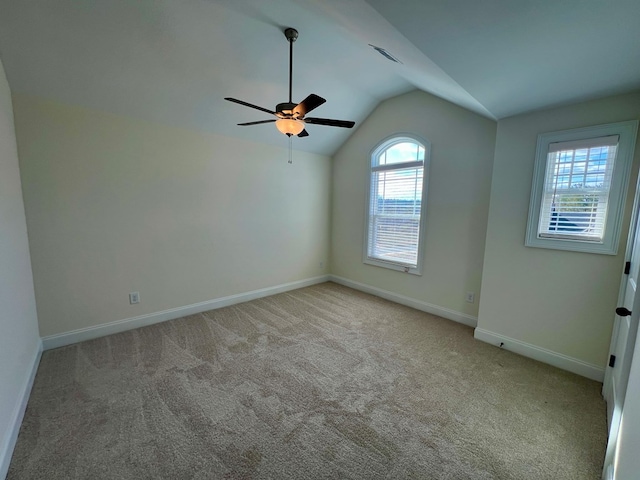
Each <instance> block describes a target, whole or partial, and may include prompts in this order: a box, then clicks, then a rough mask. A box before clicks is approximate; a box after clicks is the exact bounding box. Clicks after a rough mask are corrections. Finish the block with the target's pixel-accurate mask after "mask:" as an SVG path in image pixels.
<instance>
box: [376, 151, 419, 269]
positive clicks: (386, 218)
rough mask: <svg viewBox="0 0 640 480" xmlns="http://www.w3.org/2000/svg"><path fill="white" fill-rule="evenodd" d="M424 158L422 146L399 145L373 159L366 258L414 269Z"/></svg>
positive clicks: (417, 243)
mask: <svg viewBox="0 0 640 480" xmlns="http://www.w3.org/2000/svg"><path fill="white" fill-rule="evenodd" d="M424 155H425V149H424V147H423V146H422V145H420V144H417V143H414V142H401V143H396V144H395V145H392V146H390V147H389V148H387V149H386V150H384V151H383V152H381V153H380V155H378V157H377V158H376V159H374V165H372V167H371V182H370V186H371V191H370V196H369V199H370V200H369V202H370V203H369V225H368V229H369V232H368V233H369V235H368V239H369V241H368V245H367V248H368V251H367V255H368V257H369V258H374V259H378V260H382V261H387V262H391V263H396V264H401V265H405V266H408V267H413V268H415V267H416V266H417V263H418V245H419V240H420V238H419V236H420V212H421V206H422V191H423V188H422V187H423V180H424V178H423V176H424Z"/></svg>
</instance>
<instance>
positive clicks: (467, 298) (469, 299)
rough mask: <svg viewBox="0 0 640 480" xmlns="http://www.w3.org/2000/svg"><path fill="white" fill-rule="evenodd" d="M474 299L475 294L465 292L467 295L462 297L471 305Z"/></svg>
mask: <svg viewBox="0 0 640 480" xmlns="http://www.w3.org/2000/svg"><path fill="white" fill-rule="evenodd" d="M475 299H476V294H475V293H473V292H467V294H466V295H465V296H464V300H465V302H467V303H473V302H474V301H475Z"/></svg>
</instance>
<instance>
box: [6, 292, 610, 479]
mask: <svg viewBox="0 0 640 480" xmlns="http://www.w3.org/2000/svg"><path fill="white" fill-rule="evenodd" d="M600 389H601V384H599V383H597V382H594V381H591V380H588V379H586V378H582V377H579V376H577V375H574V374H571V373H568V372H565V371H562V370H559V369H556V368H554V367H550V366H548V365H545V364H542V363H539V362H536V361H533V360H530V359H527V358H524V357H520V356H518V355H515V354H512V353H510V352H507V351H504V350H500V349H499V348H496V347H493V346H490V345H487V344H485V343H482V342H479V341H476V340H474V338H473V330H472V329H471V328H469V327H467V326H464V325H460V324H457V323H454V322H452V321H449V320H445V319H442V318H439V317H436V316H434V315H429V314H427V313H424V312H420V311H417V310H413V309H411V308H408V307H404V306H401V305H397V304H394V303H392V302H388V301H386V300H383V299H380V298H377V297H374V296H371V295H367V294H364V293H361V292H358V291H355V290H352V289H349V288H346V287H343V286H340V285H337V284H334V283H324V284H321V285H316V286H312V287H308V288H303V289H300V290H296V291H291V292H288V293H282V294H279V295H275V296H272V297H267V298H263V299H259V300H254V301H251V302H247V303H243V304H238V305H234V306H231V307H226V308H222V309H218V310H212V311H209V312H205V313H202V314H198V315H192V316H189V317H185V318H182V319H178V320H173V321H169V322H165V323H162V324H157V325H153V326H150V327H145V328H140V329H137V330H132V331H128V332H125V333H120V334H116V335H111V336H109V337H104V338H100V339H97V340H92V341H87V342H83V343H79V344H76V345H71V346H68V347H63V348H59V349H55V350H50V351H47V352H45V353H44V354H43V355H42V360H41V363H40V367H39V369H38V373H37V377H36V380H35V384H34V387H33V391H32V394H31V398H30V400H29V404H28V408H27V412H26V415H25V419H24V422H23V425H22V429H21V431H20V436H19V438H18V443H17V446H16V449H15V452H14V456H13V459H12V463H11V466H10V470H9V475H8V478H9V479H164V478H166V479H383V478H385V479H405V478H406V479H456V480H457V479H505V480H506V479H526V480H536V479H554V480H556V479H563V480H570V479H575V480H589V479H593V480H596V479H599V478H600V474H601V469H602V464H603V457H604V450H605V444H606V416H605V415H606V414H605V404H604V402H603V400H602V397H601V395H600Z"/></svg>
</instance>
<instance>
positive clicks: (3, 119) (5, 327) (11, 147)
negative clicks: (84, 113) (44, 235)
mask: <svg viewBox="0 0 640 480" xmlns="http://www.w3.org/2000/svg"><path fill="white" fill-rule="evenodd" d="M39 345H40V337H39V335H38V321H37V315H36V302H35V298H34V292H33V278H32V275H31V260H30V258H29V246H28V242H27V225H26V223H25V213H24V205H23V203H22V191H21V189H20V170H19V167H18V154H17V150H16V137H15V133H14V125H13V111H12V107H11V92H10V90H9V84H8V83H7V79H6V77H5V74H4V68H3V66H2V63H0V478H4V475H5V474H6V470H7V469H8V467H9V461H10V459H11V452H12V449H13V441H14V440H15V438H14V437H13V435H14V434H17V431H15V430H14V427H16V422H17V421H18V420H19V417H20V415H21V413H22V411H21V408H20V404H21V401H22V397H23V394H24V393H25V391H26V388H27V382H28V379H29V376H30V373H31V370H32V368H33V366H34V362H35V360H36V355H37V351H38V348H39Z"/></svg>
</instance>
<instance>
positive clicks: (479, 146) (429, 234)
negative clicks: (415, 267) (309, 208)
mask: <svg viewBox="0 0 640 480" xmlns="http://www.w3.org/2000/svg"><path fill="white" fill-rule="evenodd" d="M495 131H496V123H495V122H494V121H492V120H488V119H486V118H484V117H481V116H479V115H477V114H474V113H472V112H470V111H468V110H465V109H463V108H460V107H458V106H455V105H453V104H451V103H449V102H446V101H445V100H442V99H440V98H437V97H434V96H432V95H430V94H427V93H424V92H419V91H414V92H411V93H408V94H405V95H401V96H399V97H395V98H392V99H390V100H387V101H385V102H383V103H381V104H380V105H379V106H378V107H377V108H376V110H375V111H374V112H373V113H372V114H371V115H370V116H369V117H368V118H367V119H366V121H365V122H363V123H362V125H360V127H359V128H358V130H357V131H356V132H355V133H354V134H353V135H352V136H351V137H350V138H349V140H347V142H346V143H345V144H344V145H343V146H342V148H341V149H340V150H339V151H338V153H337V154H336V155H335V157H334V163H333V195H332V198H333V203H332V243H331V259H332V260H331V271H332V273H334V274H336V275H339V276H341V277H345V278H348V279H350V280H355V281H357V282H361V283H365V284H368V285H371V286H374V287H377V288H381V289H384V290H387V291H390V292H393V293H397V294H401V295H404V296H407V297H410V298H412V299H416V300H419V301H422V302H426V303H429V304H432V305H435V306H438V307H443V308H446V309H450V310H453V311H455V312H460V313H463V314H466V315H470V316H475V315H477V300H476V303H475V304H470V303H466V302H465V301H464V296H465V293H466V292H475V294H476V299H477V298H479V296H480V281H481V276H482V260H483V255H484V239H485V234H486V221H487V212H488V205H489V192H490V181H491V167H492V163H493V153H494V140H495ZM398 132H411V133H415V134H418V135H420V136H421V137H423V138H425V139H426V140H428V141H429V142H431V169H430V175H429V180H428V181H429V193H428V198H427V229H426V236H425V240H426V242H425V252H424V267H423V274H422V276H415V275H411V274H405V273H402V272H396V271H392V270H388V269H386V268H381V267H376V266H372V265H365V264H363V262H362V252H363V238H364V215H365V201H366V198H365V197H366V195H365V190H366V183H367V174H368V167H369V162H370V154H371V150H372V149H373V148H374V147H375V146H376V145H377V144H378V143H379V142H380V141H381V140H383V139H385V138H386V137H388V136H389V135H391V134H393V133H398Z"/></svg>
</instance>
